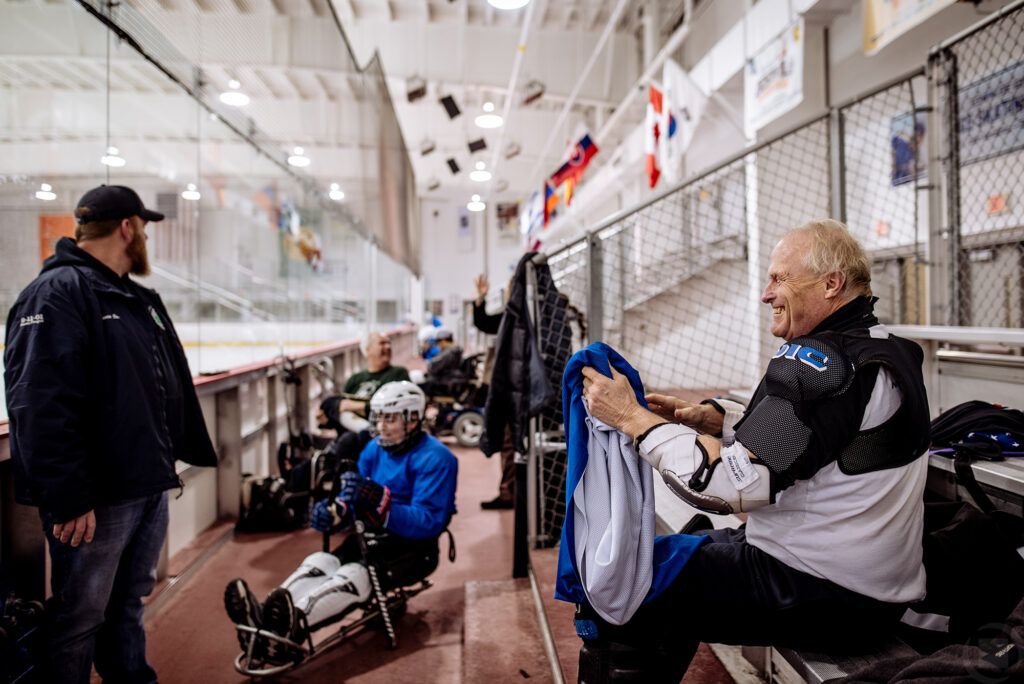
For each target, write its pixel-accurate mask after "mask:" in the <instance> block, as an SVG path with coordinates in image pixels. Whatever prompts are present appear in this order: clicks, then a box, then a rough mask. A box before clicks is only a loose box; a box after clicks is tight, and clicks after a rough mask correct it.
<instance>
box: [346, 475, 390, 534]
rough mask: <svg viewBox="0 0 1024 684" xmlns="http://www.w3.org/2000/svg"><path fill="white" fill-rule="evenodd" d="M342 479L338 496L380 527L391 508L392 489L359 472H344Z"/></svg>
mask: <svg viewBox="0 0 1024 684" xmlns="http://www.w3.org/2000/svg"><path fill="white" fill-rule="evenodd" d="M340 479H341V491H340V493H339V494H338V498H339V499H341V500H344V501H345V502H347V503H348V504H349V505H351V506H352V507H353V508H354V509H355V511H356V514H357V515H359V516H360V517H361V518H363V519H364V520H366V522H368V523H370V524H371V525H373V526H374V527H380V525H382V524H383V523H384V520H385V519H387V516H388V509H389V508H391V490H390V489H388V488H387V487H385V486H383V485H379V484H377V483H376V482H374V481H373V480H371V479H369V478H367V477H363V476H362V475H360V474H358V473H344V474H343V475H342V476H341V478H340Z"/></svg>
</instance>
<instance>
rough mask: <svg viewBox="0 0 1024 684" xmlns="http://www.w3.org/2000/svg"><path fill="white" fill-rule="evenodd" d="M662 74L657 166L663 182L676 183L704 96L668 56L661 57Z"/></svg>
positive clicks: (698, 119)
mask: <svg viewBox="0 0 1024 684" xmlns="http://www.w3.org/2000/svg"><path fill="white" fill-rule="evenodd" d="M662 75H663V79H662V84H661V85H662V88H664V92H663V94H662V95H663V96H662V113H661V131H662V135H661V138H660V139H659V141H658V143H659V144H658V166H659V168H660V169H661V172H662V174H664V176H665V181H666V182H668V183H678V182H679V181H681V180H682V179H683V158H684V156H685V154H686V150H687V148H688V147H689V146H690V142H691V141H692V140H693V134H694V132H695V131H696V129H697V124H698V123H699V122H700V117H701V116H702V115H703V114H704V108H705V107H706V106H707V102H708V98H707V97H706V96H705V95H704V93H703V92H701V90H700V88H698V87H697V84H696V83H694V82H693V79H691V78H690V77H689V75H688V74H687V73H686V72H685V71H684V70H683V68H682V67H681V66H679V65H678V64H676V63H675V61H673V60H672V59H668V60H666V61H665V67H664V70H663V72H662Z"/></svg>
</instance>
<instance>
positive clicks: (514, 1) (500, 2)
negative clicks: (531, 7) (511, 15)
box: [487, 0, 530, 10]
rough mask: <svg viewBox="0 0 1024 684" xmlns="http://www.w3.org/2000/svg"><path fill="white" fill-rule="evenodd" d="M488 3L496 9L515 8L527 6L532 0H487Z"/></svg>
mask: <svg viewBox="0 0 1024 684" xmlns="http://www.w3.org/2000/svg"><path fill="white" fill-rule="evenodd" d="M487 4H488V5H490V6H491V7H493V8H495V9H500V10H515V9H519V8H520V7H526V6H527V5H528V4H530V0H487Z"/></svg>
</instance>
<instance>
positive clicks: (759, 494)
mask: <svg viewBox="0 0 1024 684" xmlns="http://www.w3.org/2000/svg"><path fill="white" fill-rule="evenodd" d="M673 427H674V428H675V429H673V430H669V429H665V428H662V429H661V430H659V431H658V432H660V433H662V434H661V435H659V437H661V438H662V439H651V438H648V439H647V440H645V442H644V444H643V445H642V447H641V449H640V452H641V453H640V456H641V457H642V458H643V459H644V460H646V461H647V462H648V463H650V464H651V465H653V466H654V467H655V468H656V469H657V470H658V472H659V473H661V478H662V479H663V480H664V481H665V484H666V485H668V488H669V489H671V490H672V492H673V493H674V494H675V495H676V496H678V497H679V498H680V499H682V500H683V501H685V502H686V503H687V504H689V505H690V506H693V507H694V508H697V509H699V510H702V511H705V512H707V513H716V514H719V515H726V514H729V513H743V512H747V511H751V510H754V509H755V508H761V507H762V506H766V505H768V504H769V503H770V502H771V487H770V477H769V474H770V471H769V470H768V468H767V467H766V466H765V465H764V464H763V463H761V462H760V461H756V460H751V458H750V456H749V455H748V454H747V450H746V448H745V447H744V446H743V445H742V444H740V443H739V442H736V441H734V442H733V443H732V444H729V445H725V444H723V445H722V451H721V458H719V459H718V460H716V461H715V462H714V463H709V462H708V453H707V451H705V450H704V447H703V446H702V445H701V443H700V442H698V441H697V439H696V434H695V433H693V434H689V433H692V431H690V430H689V429H688V428H683V427H682V426H678V425H677V426H673ZM681 430H687V431H688V432H689V433H687V432H681ZM652 437H653V435H652Z"/></svg>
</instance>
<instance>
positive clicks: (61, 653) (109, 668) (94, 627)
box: [40, 492, 167, 684]
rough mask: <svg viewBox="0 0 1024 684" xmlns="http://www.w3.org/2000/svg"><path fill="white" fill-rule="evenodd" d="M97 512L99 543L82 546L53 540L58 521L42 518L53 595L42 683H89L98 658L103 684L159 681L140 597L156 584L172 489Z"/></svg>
mask: <svg viewBox="0 0 1024 684" xmlns="http://www.w3.org/2000/svg"><path fill="white" fill-rule="evenodd" d="M95 513H96V534H95V536H94V537H93V540H92V541H91V542H89V543H88V544H87V543H85V542H82V543H81V544H80V545H79V546H78V547H77V548H72V547H71V545H70V544H62V543H61V542H60V541H59V540H57V539H54V537H53V518H52V516H51V515H49V514H48V513H46V512H41V513H40V517H41V518H42V520H43V530H44V532H45V533H46V539H47V542H48V543H49V546H50V559H51V561H52V577H51V581H50V587H51V590H52V591H53V598H52V599H51V605H50V606H48V610H47V637H48V647H49V648H48V650H47V652H46V658H45V662H44V663H43V666H44V668H48V670H49V671H48V672H46V673H45V674H47V675H49V676H47V677H44V679H43V680H42V681H52V682H82V683H84V684H88V682H89V672H90V669H91V667H92V663H93V661H94V660H95V662H96V671H97V672H98V673H99V674H100V676H101V677H103V680H104V681H105V682H132V683H135V682H140V683H142V682H155V681H156V672H155V671H154V670H153V668H152V667H151V666H150V664H149V663H147V662H146V634H145V632H144V631H143V626H142V612H143V603H142V597H143V596H147V595H148V594H149V593H150V592H151V591H152V590H153V586H154V585H155V584H156V564H157V561H158V560H159V559H160V551H161V549H162V548H163V544H164V537H166V536H167V492H160V493H159V494H153V495H150V496H146V497H143V498H140V499H130V500H128V501H120V502H117V503H113V504H109V505H105V506H99V507H97V508H96V510H95Z"/></svg>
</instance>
